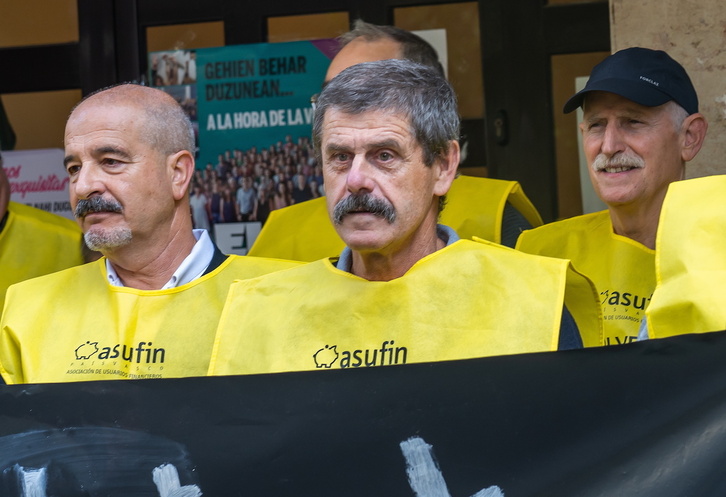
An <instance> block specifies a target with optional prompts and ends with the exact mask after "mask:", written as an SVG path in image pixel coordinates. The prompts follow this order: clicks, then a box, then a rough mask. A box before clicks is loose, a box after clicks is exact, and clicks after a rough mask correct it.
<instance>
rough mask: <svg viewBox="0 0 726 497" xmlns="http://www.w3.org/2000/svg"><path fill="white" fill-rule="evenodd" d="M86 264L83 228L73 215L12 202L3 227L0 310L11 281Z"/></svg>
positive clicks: (0, 237) (0, 252) (0, 253)
mask: <svg viewBox="0 0 726 497" xmlns="http://www.w3.org/2000/svg"><path fill="white" fill-rule="evenodd" d="M79 264H83V255H82V253H81V229H80V228H79V227H78V225H77V224H76V223H74V222H73V221H71V220H70V219H66V218H64V217H61V216H58V215H56V214H51V213H50V212H45V211H42V210H40V209H36V208H34V207H29V206H27V205H23V204H18V203H16V202H10V204H9V205H8V219H7V222H6V223H5V228H3V230H2V231H0V312H2V308H3V303H4V301H5V292H7V289H8V287H9V286H10V285H12V284H14V283H17V282H19V281H23V280H27V279H30V278H35V277H36V276H42V275H44V274H48V273H54V272H56V271H60V270H61V269H67V268H69V267H73V266H77V265H79Z"/></svg>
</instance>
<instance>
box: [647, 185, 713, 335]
mask: <svg viewBox="0 0 726 497" xmlns="http://www.w3.org/2000/svg"><path fill="white" fill-rule="evenodd" d="M725 192H726V176H722V175H719V176H707V177H704V178H697V179H690V180H686V181H678V182H676V183H672V184H671V185H670V187H669V188H668V194H667V195H666V198H665V202H664V203H663V209H662V210H661V217H660V224H659V225H658V236H657V240H656V289H655V292H654V293H653V301H652V302H651V304H650V306H649V307H648V310H647V311H646V314H647V316H648V335H649V336H650V337H651V338H663V337H669V336H673V335H681V334H684V333H703V332H709V331H721V330H726V201H724V198H725V197H724V195H725Z"/></svg>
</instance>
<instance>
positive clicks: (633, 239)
mask: <svg viewBox="0 0 726 497" xmlns="http://www.w3.org/2000/svg"><path fill="white" fill-rule="evenodd" d="M578 107H582V110H583V122H582V123H580V131H581V133H582V143H583V149H584V152H585V157H586V158H587V162H588V165H589V166H590V167H589V172H590V180H591V181H592V185H593V187H594V189H595V192H596V193H597V195H598V196H599V197H600V199H601V200H602V201H603V202H604V203H605V204H606V205H607V207H608V208H607V210H603V211H600V212H594V213H591V214H585V215H583V216H577V217H574V218H571V219H565V220H563V221H558V222H555V223H551V224H548V225H545V226H542V227H539V228H536V229H533V230H531V231H525V232H524V233H522V235H521V236H520V238H519V241H518V242H517V248H518V249H520V250H522V251H524V252H528V253H531V254H538V255H544V256H548V257H562V258H565V259H570V260H572V263H573V264H574V265H575V268H576V269H577V270H578V271H581V272H582V273H583V274H585V275H586V276H588V277H589V278H590V279H591V280H592V281H593V282H594V283H595V286H596V287H597V289H598V292H599V293H600V298H601V303H602V311H603V316H604V332H605V335H604V338H605V340H604V343H605V345H617V344H623V343H629V342H633V341H635V340H636V339H637V337H638V333H639V325H640V322H641V320H642V319H643V318H644V317H645V310H646V308H647V307H648V303H649V302H650V300H651V296H652V294H653V290H654V289H655V284H656V278H655V274H656V273H655V238H656V232H657V230H658V222H659V219H660V214H661V208H662V206H663V200H664V198H665V195H666V191H667V190H668V186H669V185H670V184H671V183H673V182H675V181H680V180H682V179H683V178H684V177H685V173H686V163H687V162H688V161H690V160H692V159H693V158H694V157H695V156H696V154H698V151H699V150H700V149H701V145H702V144H703V140H704V138H705V135H706V129H707V128H708V124H707V123H706V119H705V117H704V116H703V114H701V113H700V112H698V96H697V94H696V90H695V88H694V87H693V84H692V83H691V80H690V78H689V77H688V74H687V73H686V70H685V69H684V68H683V67H682V66H681V65H680V64H679V63H678V62H676V61H675V60H674V59H673V58H672V57H671V56H670V55H668V54H667V53H666V52H664V51H662V50H651V49H649V48H641V47H631V48H627V49H624V50H620V51H618V52H616V53H614V54H613V55H610V56H608V57H607V58H606V59H605V60H603V61H602V62H601V63H600V64H598V65H596V66H595V67H594V68H593V70H592V74H591V75H590V79H589V80H588V82H587V84H586V85H585V88H583V89H582V90H581V91H579V92H578V93H576V94H575V95H573V96H572V97H571V98H570V99H569V100H568V101H567V103H566V104H565V107H564V112H565V113H568V112H572V111H574V110H575V109H577V108H578Z"/></svg>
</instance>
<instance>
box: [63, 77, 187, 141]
mask: <svg viewBox="0 0 726 497" xmlns="http://www.w3.org/2000/svg"><path fill="white" fill-rule="evenodd" d="M99 107H106V108H108V107H128V108H132V109H134V110H136V111H138V113H139V119H140V120H139V121H138V122H136V123H135V124H137V125H139V126H141V128H142V133H141V134H140V136H141V137H142V139H143V140H145V141H146V143H147V144H148V145H150V146H151V147H152V148H153V149H154V150H156V151H158V152H160V153H161V154H163V155H170V154H173V153H175V152H178V151H180V150H186V151H188V152H190V153H191V154H192V155H194V151H195V140H194V129H193V128H192V123H191V122H190V121H189V118H188V117H187V116H186V114H185V113H184V110H183V109H182V108H181V106H180V105H179V103H178V102H177V101H176V100H174V98H173V97H172V96H171V95H169V94H168V93H166V92H164V91H161V90H157V89H156V88H149V87H148V86H141V85H134V84H123V85H119V86H113V87H111V88H107V89H104V90H99V91H97V92H95V93H92V94H90V95H89V96H87V97H86V98H85V99H83V100H82V101H81V102H80V103H79V104H78V105H76V107H75V108H74V109H73V111H72V112H71V115H70V117H69V119H68V121H69V123H70V122H71V121H73V120H74V119H76V118H80V117H82V116H83V115H84V114H85V113H86V112H88V111H89V110H97V109H98V108H99Z"/></svg>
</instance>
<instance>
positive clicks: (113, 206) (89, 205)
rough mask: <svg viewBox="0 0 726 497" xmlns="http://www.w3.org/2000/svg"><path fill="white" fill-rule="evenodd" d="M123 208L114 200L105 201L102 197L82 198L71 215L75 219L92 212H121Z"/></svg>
mask: <svg viewBox="0 0 726 497" xmlns="http://www.w3.org/2000/svg"><path fill="white" fill-rule="evenodd" d="M121 211H123V207H121V204H119V203H118V202H116V201H115V200H106V199H105V198H103V197H91V198H82V199H81V200H79V201H78V204H76V209H75V210H74V211H73V215H74V216H76V217H77V218H79V219H80V218H82V217H85V216H86V214H88V213H89V212H90V213H93V212H121Z"/></svg>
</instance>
